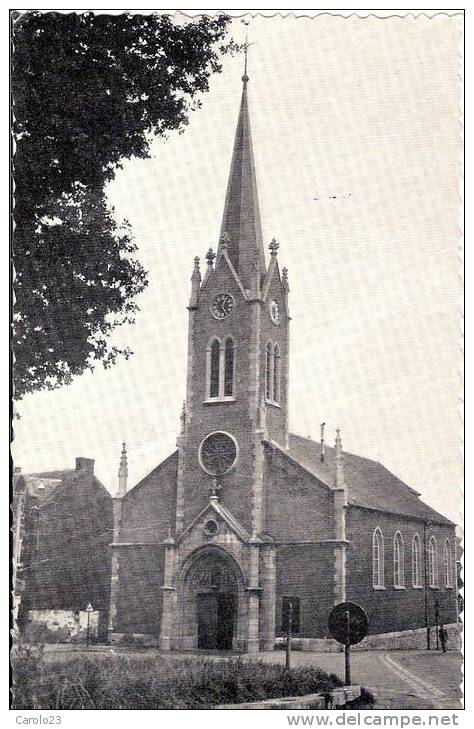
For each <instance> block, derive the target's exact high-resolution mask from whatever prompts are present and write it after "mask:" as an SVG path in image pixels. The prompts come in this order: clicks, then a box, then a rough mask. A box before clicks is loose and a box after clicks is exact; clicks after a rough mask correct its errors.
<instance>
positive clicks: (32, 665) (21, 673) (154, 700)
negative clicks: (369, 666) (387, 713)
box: [12, 647, 342, 710]
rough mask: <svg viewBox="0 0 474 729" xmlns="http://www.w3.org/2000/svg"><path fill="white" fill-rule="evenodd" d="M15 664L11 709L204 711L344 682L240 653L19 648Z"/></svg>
mask: <svg viewBox="0 0 474 729" xmlns="http://www.w3.org/2000/svg"><path fill="white" fill-rule="evenodd" d="M12 663H13V680H14V688H13V694H14V699H13V706H12V708H15V709H43V710H47V709H206V708H209V707H212V706H215V705H216V704H237V703H242V702H246V701H259V700H262V699H269V698H275V697H281V696H303V695H305V694H312V693H322V694H327V693H329V692H330V691H331V690H332V689H333V688H335V687H337V686H341V685H342V682H341V681H340V679H339V678H338V677H337V676H335V675H334V674H327V673H325V672H324V671H322V670H320V669H319V668H316V667H315V666H304V667H299V668H293V669H291V670H290V671H286V670H285V668H284V667H283V666H280V665H274V664H268V663H264V662H263V661H260V660H256V661H249V660H242V659H241V658H235V659H234V658H232V659H229V660H222V661H215V660H212V659H209V658H207V659H206V658H191V657H190V658H183V659H166V658H164V657H161V656H159V657H157V656H156V655H155V656H146V655H133V656H128V655H120V654H118V655H110V656H99V655H94V654H90V655H87V656H79V657H76V658H74V659H70V660H67V661H64V660H60V661H59V660H56V659H55V660H53V661H48V662H44V661H42V656H41V651H38V652H36V653H35V649H31V648H27V647H22V648H20V649H17V650H16V651H15V654H14V655H13V657H12Z"/></svg>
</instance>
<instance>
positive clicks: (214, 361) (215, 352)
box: [209, 339, 220, 397]
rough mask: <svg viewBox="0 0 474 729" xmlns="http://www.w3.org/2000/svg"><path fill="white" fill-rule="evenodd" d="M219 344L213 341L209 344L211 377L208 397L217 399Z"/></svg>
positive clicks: (215, 340)
mask: <svg viewBox="0 0 474 729" xmlns="http://www.w3.org/2000/svg"><path fill="white" fill-rule="evenodd" d="M219 360H220V343H219V340H218V339H214V341H213V342H212V344H211V376H210V391H209V396H210V397H219V379H220V378H219V369H220V366H219V365H220V362H219Z"/></svg>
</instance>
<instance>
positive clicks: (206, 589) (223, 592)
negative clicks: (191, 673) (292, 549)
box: [176, 545, 247, 650]
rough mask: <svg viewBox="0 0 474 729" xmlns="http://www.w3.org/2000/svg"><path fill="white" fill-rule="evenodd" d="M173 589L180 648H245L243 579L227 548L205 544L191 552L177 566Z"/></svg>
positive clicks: (245, 605)
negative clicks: (175, 599) (175, 594)
mask: <svg viewBox="0 0 474 729" xmlns="http://www.w3.org/2000/svg"><path fill="white" fill-rule="evenodd" d="M176 592H177V612H178V625H177V637H178V643H179V646H180V648H181V649H182V650H191V649H196V648H203V649H205V648H208V649H215V650H244V649H245V635H246V622H247V604H246V603H247V601H246V599H245V598H246V593H245V580H244V576H243V574H242V571H241V569H240V567H239V566H238V564H237V562H236V561H235V560H234V558H233V557H232V556H231V555H230V554H229V553H228V552H227V551H226V550H224V549H222V548H220V547H217V546H215V545H211V546H209V545H207V546H205V547H201V548H200V549H197V550H196V551H194V552H193V553H192V554H190V555H189V556H188V557H187V558H186V559H185V561H184V562H183V564H182V565H181V567H180V568H179V570H178V574H177V579H176Z"/></svg>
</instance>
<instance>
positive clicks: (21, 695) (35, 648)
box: [11, 642, 43, 709]
mask: <svg viewBox="0 0 474 729" xmlns="http://www.w3.org/2000/svg"><path fill="white" fill-rule="evenodd" d="M42 657H43V646H42V645H28V644H26V643H21V642H20V643H16V644H15V646H14V647H13V648H12V652H11V661H12V679H13V680H12V691H11V694H12V700H11V706H12V708H13V709H36V708H38V707H37V706H36V701H37V697H36V682H37V679H38V674H39V664H40V662H41V659H42Z"/></svg>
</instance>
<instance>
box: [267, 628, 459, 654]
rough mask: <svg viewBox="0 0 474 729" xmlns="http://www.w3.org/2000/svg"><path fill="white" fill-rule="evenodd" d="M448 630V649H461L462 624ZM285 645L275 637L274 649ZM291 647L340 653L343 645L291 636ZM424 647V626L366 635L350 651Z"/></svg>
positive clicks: (432, 635)
mask: <svg viewBox="0 0 474 729" xmlns="http://www.w3.org/2000/svg"><path fill="white" fill-rule="evenodd" d="M445 628H446V630H447V632H448V650H451V651H452V650H460V649H461V631H462V626H461V625H460V624H458V625H456V623H453V624H451V625H445ZM285 647H286V639H285V638H277V639H276V641H275V649H277V650H278V649H280V650H284V649H285ZM291 647H292V649H293V650H295V651H309V652H315V653H342V652H343V651H344V646H343V645H341V644H340V643H338V642H337V641H335V640H333V639H332V638H322V639H321V638H292V640H291ZM431 648H432V650H435V648H436V633H435V629H434V628H432V633H431ZM425 649H426V628H417V629H416V630H404V631H398V632H395V633H379V634H378V635H368V636H367V637H366V638H364V640H363V641H361V642H360V643H358V644H357V645H353V646H352V647H351V651H373V650H425Z"/></svg>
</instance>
